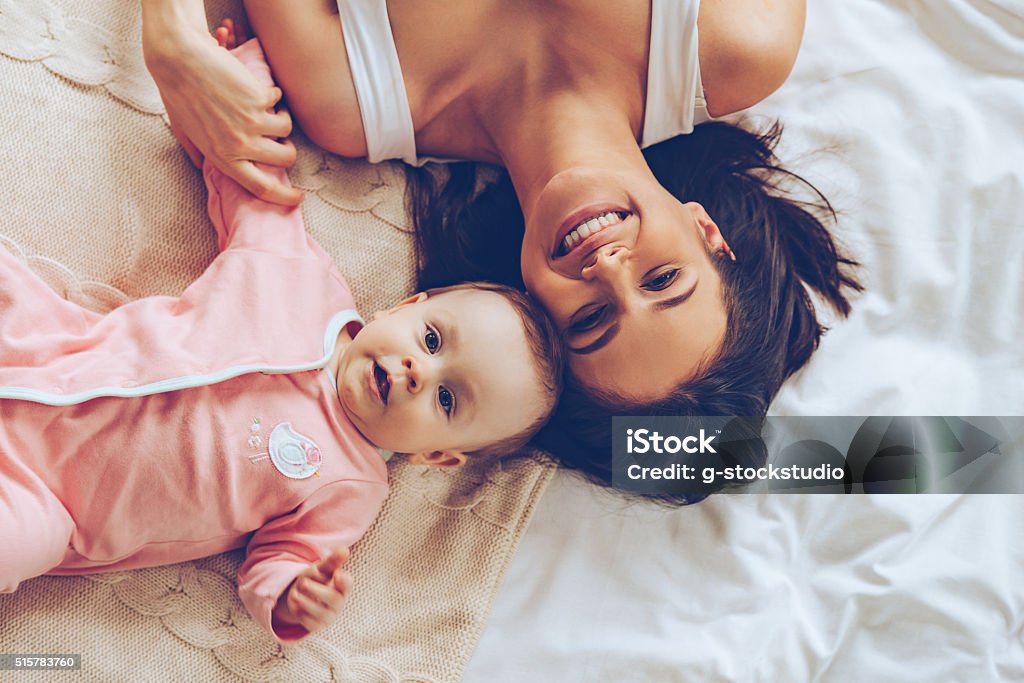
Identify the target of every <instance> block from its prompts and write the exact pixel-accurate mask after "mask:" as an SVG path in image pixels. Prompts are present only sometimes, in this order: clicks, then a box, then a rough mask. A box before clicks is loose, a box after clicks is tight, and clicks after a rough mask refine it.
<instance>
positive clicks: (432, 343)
mask: <svg viewBox="0 0 1024 683" xmlns="http://www.w3.org/2000/svg"><path fill="white" fill-rule="evenodd" d="M423 343H424V344H425V345H426V347H427V351H429V352H430V353H437V350H438V349H439V348H441V335H439V334H438V333H437V332H436V331H435V330H434V329H432V328H430V327H428V328H427V333H426V334H424V335H423Z"/></svg>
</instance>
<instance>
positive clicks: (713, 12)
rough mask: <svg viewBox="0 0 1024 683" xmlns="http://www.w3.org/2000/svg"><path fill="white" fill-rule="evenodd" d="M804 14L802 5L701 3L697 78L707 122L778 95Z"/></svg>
mask: <svg viewBox="0 0 1024 683" xmlns="http://www.w3.org/2000/svg"><path fill="white" fill-rule="evenodd" d="M805 11H806V1H805V0H718V2H704V3H701V6H700V14H699V16H698V19H697V28H698V32H699V36H700V66H701V78H702V80H703V83H704V94H705V96H706V97H707V100H708V110H709V112H710V113H711V115H712V116H724V115H726V114H731V113H732V112H735V111H739V110H741V109H746V108H747V107H750V106H752V105H754V104H756V103H758V102H760V101H761V100H763V99H764V98H766V97H768V96H769V95H771V94H772V93H773V92H775V91H776V90H778V88H779V86H781V85H782V83H783V82H784V81H785V80H786V78H787V77H788V76H789V73H790V71H792V69H793V63H794V62H795V61H796V55H797V52H798V51H799V49H800V41H801V40H802V38H803V32H804V15H805Z"/></svg>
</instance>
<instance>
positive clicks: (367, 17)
mask: <svg viewBox="0 0 1024 683" xmlns="http://www.w3.org/2000/svg"><path fill="white" fill-rule="evenodd" d="M338 12H339V14H340V19H341V31H342V35H343V36H344V37H345V52H346V53H347V54H348V63H349V67H350V69H351V71H352V83H353V84H354V85H355V89H356V99H357V100H358V101H359V112H360V115H361V116H362V119H363V130H364V131H365V133H366V150H367V158H368V159H369V160H370V161H373V162H377V161H384V160H386V159H401V160H402V161H405V162H407V163H410V164H416V163H417V162H418V159H417V158H416V131H415V129H414V128H413V125H412V110H411V109H410V108H409V98H408V95H407V94H406V92H405V80H404V79H403V78H402V67H401V65H400V64H399V63H398V50H397V48H396V47H395V37H394V35H393V34H392V32H391V22H390V20H389V19H388V8H387V3H386V2H385V0H338Z"/></svg>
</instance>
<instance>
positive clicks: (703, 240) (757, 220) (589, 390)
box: [410, 123, 861, 504]
mask: <svg viewBox="0 0 1024 683" xmlns="http://www.w3.org/2000/svg"><path fill="white" fill-rule="evenodd" d="M780 134H781V128H780V127H779V126H774V127H772V128H771V129H769V130H768V131H767V132H765V133H764V134H762V135H757V134H755V133H751V132H749V131H747V130H745V129H743V128H739V127H736V126H732V125H728V124H724V123H705V124H702V125H700V126H697V127H696V128H695V130H694V131H693V133H691V134H690V135H685V136H678V137H676V138H673V139H672V140H669V141H667V142H664V143H661V144H659V145H655V146H653V147H651V148H649V149H647V150H645V152H644V156H645V158H646V161H647V165H648V167H649V168H650V169H651V173H652V174H653V176H654V177H655V178H656V179H657V182H658V185H657V188H652V189H647V190H646V191H643V190H637V189H634V188H635V185H630V183H629V182H628V178H624V177H621V176H620V177H619V178H617V181H618V185H617V186H618V187H619V188H623V189H622V190H621V192H622V193H623V196H622V197H621V198H619V199H617V200H616V202H617V203H612V204H609V205H597V204H593V205H591V206H592V207H593V208H588V207H584V209H583V213H578V212H576V211H570V212H568V213H567V217H566V218H565V219H564V220H563V219H561V218H558V217H557V212H553V213H552V214H551V215H553V216H556V217H555V218H547V217H546V216H545V217H541V216H542V214H540V212H539V211H538V214H537V219H536V220H535V222H534V223H533V224H532V225H533V229H534V230H540V226H542V225H544V224H548V225H552V224H553V225H554V226H555V227H554V228H553V229H552V241H551V242H549V243H547V244H544V243H543V242H542V243H541V245H538V246H536V248H531V246H530V245H529V234H530V230H531V223H530V222H529V221H526V220H524V218H523V215H522V213H521V212H520V211H518V210H517V207H518V203H517V201H516V194H515V188H514V187H513V185H512V183H511V179H510V178H509V177H508V176H507V175H501V176H499V178H498V179H497V180H496V181H495V182H493V183H491V184H490V185H488V186H487V187H485V188H484V190H483V191H481V192H479V193H478V192H476V187H477V181H476V176H477V171H478V169H477V168H476V167H475V166H474V165H473V164H461V165H455V166H451V167H450V171H451V178H450V179H448V181H447V183H446V184H445V185H444V186H443V189H439V188H436V187H435V184H434V179H433V176H432V175H431V174H430V173H428V172H426V171H419V172H417V173H416V174H415V175H414V176H413V181H414V183H413V186H412V192H411V194H410V200H411V205H412V208H413V215H414V217H415V218H416V220H417V237H418V243H419V250H420V257H421V264H422V266H421V269H420V284H421V286H435V285H439V284H444V283H447V282H455V281H459V280H463V279H471V278H478V277H482V276H484V275H485V274H489V275H490V276H491V277H498V278H500V279H501V281H503V282H506V283H508V284H512V285H516V286H523V284H524V281H525V283H526V286H527V288H528V289H529V290H530V291H531V292H532V293H533V294H534V295H535V296H537V297H538V298H539V299H541V301H542V302H543V303H544V305H545V307H546V308H547V309H548V311H549V312H551V313H552V315H553V316H554V318H555V320H556V321H557V322H558V324H559V327H560V329H562V330H563V334H564V336H565V337H566V339H567V342H568V346H569V354H568V360H569V365H570V367H571V368H572V376H571V377H570V379H569V382H568V384H567V387H566V391H565V393H564V394H563V397H562V400H561V402H560V403H559V406H558V408H557V409H556V412H555V415H554V416H553V417H552V418H551V421H550V422H549V423H548V425H547V427H545V429H544V430H543V431H542V432H541V434H540V435H539V436H538V437H537V439H536V440H535V443H537V444H538V445H539V446H541V447H542V448H544V449H545V450H547V451H548V452H549V453H551V454H553V455H554V457H555V459H556V460H557V461H558V462H559V463H560V464H562V465H564V466H565V467H568V468H571V469H575V470H577V471H579V472H580V473H581V474H583V475H584V476H586V477H587V478H589V479H590V480H591V481H593V482H595V483H598V484H600V485H604V486H610V485H612V483H613V482H612V469H611V442H612V435H611V416H613V415H745V416H763V415H764V414H765V413H766V412H767V409H768V405H769V403H770V402H771V400H772V398H773V397H774V396H775V394H776V393H777V392H778V390H779V388H780V386H781V385H782V383H783V382H784V381H785V380H786V378H788V377H789V376H790V375H791V374H792V373H794V372H795V371H796V370H798V369H799V368H800V367H802V366H803V365H804V364H805V363H806V362H807V361H808V360H809V358H810V356H811V354H812V353H813V352H814V350H815V349H816V348H817V345H818V341H819V339H820V336H821V334H822V332H823V328H822V326H821V325H820V324H819V322H818V319H817V315H816V313H815V309H814V305H813V303H812V301H811V298H810V295H809V291H813V292H814V293H816V294H817V295H818V296H819V297H820V298H821V299H822V300H823V301H824V302H825V303H827V304H828V305H830V306H831V307H833V308H834V309H835V310H836V311H837V312H838V313H840V314H841V315H845V314H847V313H848V312H849V310H850V305H849V302H848V300H847V298H846V291H858V290H860V288H861V287H860V284H859V283H858V281H857V279H856V277H855V276H854V275H853V273H852V270H851V269H852V268H853V267H854V266H855V265H856V263H855V262H854V261H853V260H851V259H849V258H848V257H846V256H844V255H843V253H842V251H841V250H840V249H839V247H838V246H837V244H836V243H835V241H834V240H833V238H832V236H831V234H830V233H829V231H828V229H827V224H828V222H830V221H832V220H834V213H833V211H832V208H831V206H830V204H829V202H828V200H827V199H826V198H825V197H823V196H822V195H821V194H819V193H817V191H816V190H815V189H814V188H813V186H811V185H810V184H808V183H807V182H806V181H804V180H802V179H801V178H799V176H796V175H794V174H792V173H790V172H788V171H786V170H784V169H783V168H781V167H780V166H779V165H778V161H777V159H776V158H775V156H774V154H773V151H772V150H773V149H774V147H775V145H776V143H777V142H778V139H779V136H780ZM785 180H789V181H791V182H790V187H789V189H790V190H792V191H793V192H794V193H795V192H796V191H797V190H800V189H801V188H802V190H803V192H802V193H801V196H802V199H800V200H798V199H795V198H793V197H791V196H790V195H788V194H787V193H785V192H784V191H783V189H782V187H780V185H781V184H782V182H783V181H785ZM590 184H591V185H596V183H595V182H594V181H593V180H591V181H590ZM552 192H554V190H553V191H552ZM551 196H552V197H555V195H554V194H552V195H551ZM684 200H686V201H687V203H685V204H684V203H682V202H683V201H684ZM552 203H554V201H552ZM609 210H610V211H609ZM609 212H610V213H611V214H613V215H614V216H615V219H612V218H608V217H607V215H608V213H609ZM594 214H599V215H600V214H603V215H604V216H606V218H605V221H604V223H605V224H604V225H603V226H602V225H601V219H600V218H599V219H598V226H597V227H598V229H597V232H596V233H595V232H593V224H592V223H591V218H590V216H593V215H594ZM712 215H713V216H715V217H716V219H715V220H712V219H711V216H712ZM584 218H586V223H587V224H588V225H586V227H587V233H588V234H587V235H583V236H582V239H580V240H579V241H576V240H573V244H572V245H571V247H569V248H566V247H567V245H566V243H565V241H564V236H565V235H566V234H570V233H571V231H572V230H575V229H576V227H577V226H578V225H579V224H580V223H582V222H583V219H584ZM579 232H581V231H578V232H577V234H579ZM520 243H521V244H522V270H521V271H520V268H519V260H518V259H516V258H515V257H514V256H510V254H514V253H515V249H513V248H512V247H513V246H515V247H518V246H519V244H520ZM520 273H521V277H520ZM732 455H736V456H739V457H740V458H750V460H749V461H746V460H744V461H742V462H741V461H737V462H736V463H734V464H737V465H743V466H749V465H756V464H760V463H759V462H757V458H758V457H760V453H759V452H758V451H756V450H754V451H750V452H749V453H741V452H739V451H737V452H734V453H732ZM723 483H724V482H722V481H716V482H715V486H714V487H710V488H709V489H708V490H707V491H705V493H704V495H707V494H708V493H711V492H712V491H713V490H714V489H715V488H719V487H721V486H722V485H723ZM645 495H646V494H645ZM650 497H654V498H657V499H659V500H661V501H662V502H665V503H669V504H685V503H692V502H694V501H695V500H696V498H693V497H686V496H673V495H671V494H668V493H665V494H657V495H652V496H650Z"/></svg>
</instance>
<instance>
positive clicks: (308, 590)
mask: <svg viewBox="0 0 1024 683" xmlns="http://www.w3.org/2000/svg"><path fill="white" fill-rule="evenodd" d="M298 591H299V593H301V594H302V595H304V596H306V597H308V598H311V599H312V600H314V601H315V602H317V603H319V604H320V605H322V606H324V607H327V608H328V609H331V610H337V609H338V608H340V607H341V603H343V602H344V601H345V593H343V592H341V591H339V590H338V589H337V588H336V587H335V585H334V584H333V583H320V582H319V581H317V580H315V579H312V578H310V577H306V578H304V579H300V580H299V583H298Z"/></svg>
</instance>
